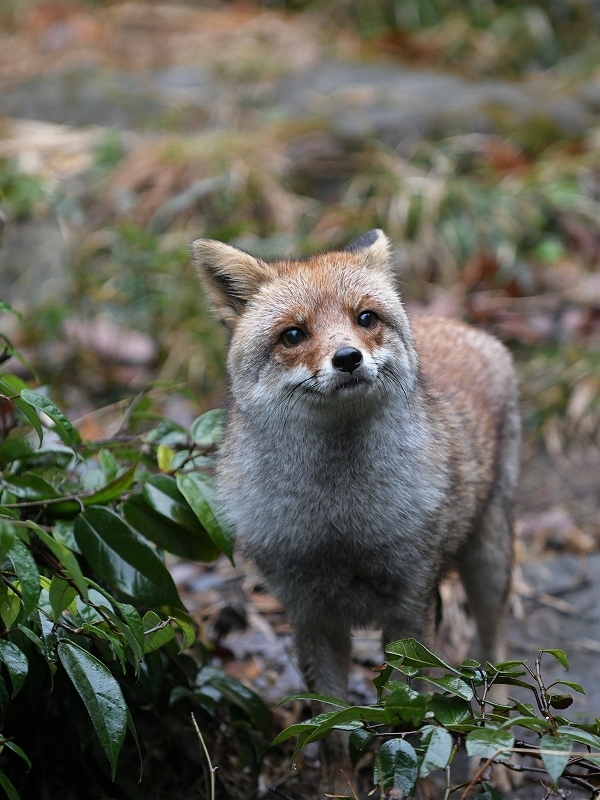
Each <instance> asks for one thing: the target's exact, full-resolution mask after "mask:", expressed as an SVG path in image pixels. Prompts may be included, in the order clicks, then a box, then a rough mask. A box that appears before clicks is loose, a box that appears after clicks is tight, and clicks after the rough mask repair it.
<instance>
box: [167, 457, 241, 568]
mask: <svg viewBox="0 0 600 800" xmlns="http://www.w3.org/2000/svg"><path fill="white" fill-rule="evenodd" d="M177 488H178V489H179V491H180V492H181V494H182V495H183V496H184V497H185V499H186V500H187V501H188V503H189V504H190V507H191V508H192V510H193V512H194V513H195V514H196V516H197V517H198V519H199V520H200V522H201V523H202V526H203V527H204V529H205V530H206V531H207V533H208V535H209V536H210V538H211V539H212V540H213V542H214V543H215V545H216V546H217V547H218V548H219V550H222V551H223V552H224V553H225V555H226V556H227V558H228V559H229V560H230V561H231V563H232V564H233V545H234V543H235V537H234V535H233V532H232V531H231V530H230V529H229V528H228V527H227V525H226V524H225V523H224V521H223V513H222V510H221V509H220V508H219V505H218V503H217V501H216V499H215V495H214V489H213V487H212V485H211V482H210V479H209V478H208V477H207V476H206V475H202V474H200V473H199V472H184V473H182V474H180V475H178V476H177Z"/></svg>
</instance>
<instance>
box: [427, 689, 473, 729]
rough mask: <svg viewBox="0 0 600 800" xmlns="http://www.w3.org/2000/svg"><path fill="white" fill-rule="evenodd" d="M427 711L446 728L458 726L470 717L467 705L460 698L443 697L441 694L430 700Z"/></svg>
mask: <svg viewBox="0 0 600 800" xmlns="http://www.w3.org/2000/svg"><path fill="white" fill-rule="evenodd" d="M427 710H428V711H431V712H433V716H434V717H435V719H436V720H437V721H438V722H440V723H441V724H442V725H445V726H446V727H448V728H451V727H452V726H454V725H460V724H461V723H462V722H464V721H465V720H466V719H468V718H469V717H470V716H471V715H470V713H469V704H468V703H467V702H466V701H465V700H463V699H462V698H461V697H444V696H443V695H441V694H435V695H434V696H433V697H432V698H431V700H430V701H429V703H428V704H427Z"/></svg>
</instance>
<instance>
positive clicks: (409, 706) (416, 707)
mask: <svg viewBox="0 0 600 800" xmlns="http://www.w3.org/2000/svg"><path fill="white" fill-rule="evenodd" d="M430 699H431V695H427V694H419V692H415V690H414V689H411V688H410V687H409V686H407V685H406V684H405V683H400V684H399V685H397V686H396V688H394V689H393V691H392V693H391V694H390V695H389V696H388V697H386V698H385V712H386V713H385V717H386V721H387V722H389V723H390V724H392V723H394V722H395V721H396V720H398V719H400V720H402V721H403V722H412V723H413V724H414V725H420V724H421V722H422V721H423V719H424V717H425V712H426V710H427V703H428V701H429V700H430Z"/></svg>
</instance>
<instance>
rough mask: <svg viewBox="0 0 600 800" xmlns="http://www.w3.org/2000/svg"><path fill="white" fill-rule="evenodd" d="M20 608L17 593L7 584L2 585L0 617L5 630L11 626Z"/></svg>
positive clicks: (0, 589) (0, 590) (0, 591)
mask: <svg viewBox="0 0 600 800" xmlns="http://www.w3.org/2000/svg"><path fill="white" fill-rule="evenodd" d="M20 610H21V601H20V600H19V598H18V597H17V595H16V594H15V593H14V592H13V591H12V590H11V589H9V588H8V586H2V587H1V588H0V619H2V622H3V623H4V625H5V626H6V630H10V629H11V628H12V626H13V624H14V622H15V620H16V618H17V617H18V616H19V611H20Z"/></svg>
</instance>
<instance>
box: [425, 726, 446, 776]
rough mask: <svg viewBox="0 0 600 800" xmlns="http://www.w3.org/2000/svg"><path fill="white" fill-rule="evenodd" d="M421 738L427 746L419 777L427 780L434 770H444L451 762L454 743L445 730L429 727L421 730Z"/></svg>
mask: <svg viewBox="0 0 600 800" xmlns="http://www.w3.org/2000/svg"><path fill="white" fill-rule="evenodd" d="M421 736H422V738H423V740H424V742H425V743H426V744H427V749H426V750H425V755H424V756H423V761H422V762H421V767H420V769H419V775H420V776H421V777H422V778H426V777H427V775H429V773H430V772H433V770H434V769H444V767H446V766H447V765H448V762H449V761H450V756H451V755H452V750H453V748H454V742H453V741H452V736H451V735H450V734H449V733H448V731H447V730H446V729H445V728H439V727H438V726H437V725H428V726H426V727H425V728H422V729H421Z"/></svg>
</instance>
